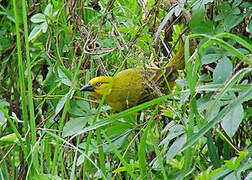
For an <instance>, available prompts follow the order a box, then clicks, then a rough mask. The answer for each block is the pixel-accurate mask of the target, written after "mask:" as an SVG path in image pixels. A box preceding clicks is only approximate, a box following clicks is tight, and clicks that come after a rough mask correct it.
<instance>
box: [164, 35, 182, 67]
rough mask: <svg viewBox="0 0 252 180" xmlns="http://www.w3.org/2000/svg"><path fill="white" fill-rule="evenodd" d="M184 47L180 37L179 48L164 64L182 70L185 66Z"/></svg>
mask: <svg viewBox="0 0 252 180" xmlns="http://www.w3.org/2000/svg"><path fill="white" fill-rule="evenodd" d="M184 49H185V45H184V42H183V40H182V38H181V39H180V41H179V49H178V51H177V52H176V54H175V56H173V57H172V59H171V60H170V61H169V62H168V63H167V64H166V65H165V67H168V66H175V68H174V69H176V70H183V69H184V68H185V57H184Z"/></svg>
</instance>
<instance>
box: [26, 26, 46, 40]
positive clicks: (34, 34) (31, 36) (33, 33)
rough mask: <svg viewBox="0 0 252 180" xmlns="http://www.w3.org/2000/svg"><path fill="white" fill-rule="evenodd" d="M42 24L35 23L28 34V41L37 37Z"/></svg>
mask: <svg viewBox="0 0 252 180" xmlns="http://www.w3.org/2000/svg"><path fill="white" fill-rule="evenodd" d="M42 29H43V28H42V26H41V25H40V24H38V25H36V26H35V27H34V28H33V29H32V31H31V32H30V34H29V37H28V41H32V40H33V39H35V38H37V37H38V36H39V34H40V33H41V31H42Z"/></svg>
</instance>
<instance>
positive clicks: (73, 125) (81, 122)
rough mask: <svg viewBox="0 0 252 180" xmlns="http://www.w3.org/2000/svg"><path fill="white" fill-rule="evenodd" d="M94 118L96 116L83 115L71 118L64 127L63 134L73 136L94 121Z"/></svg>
mask: <svg viewBox="0 0 252 180" xmlns="http://www.w3.org/2000/svg"><path fill="white" fill-rule="evenodd" d="M93 118H94V116H83V117H77V118H73V119H71V120H70V121H68V122H67V123H66V124H65V126H64V127H63V131H62V136H63V137H66V136H71V135H73V134H75V133H77V132H79V131H80V130H81V129H83V128H84V127H85V126H86V125H87V123H88V122H89V121H90V122H92V120H93Z"/></svg>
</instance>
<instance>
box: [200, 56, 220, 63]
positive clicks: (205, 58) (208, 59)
mask: <svg viewBox="0 0 252 180" xmlns="http://www.w3.org/2000/svg"><path fill="white" fill-rule="evenodd" d="M221 57H222V54H206V55H204V56H203V57H202V59H201V61H202V64H210V63H212V62H215V61H217V60H219V59H220V58H221Z"/></svg>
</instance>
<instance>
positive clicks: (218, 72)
mask: <svg viewBox="0 0 252 180" xmlns="http://www.w3.org/2000/svg"><path fill="white" fill-rule="evenodd" d="M232 69H233V65H232V63H231V61H230V60H229V58H228V57H227V56H224V57H222V58H221V59H220V60H219V63H218V64H217V66H216V68H215V70H214V72H213V82H214V83H215V84H222V83H224V82H225V81H226V79H227V77H228V76H229V75H230V73H231V72H232Z"/></svg>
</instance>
